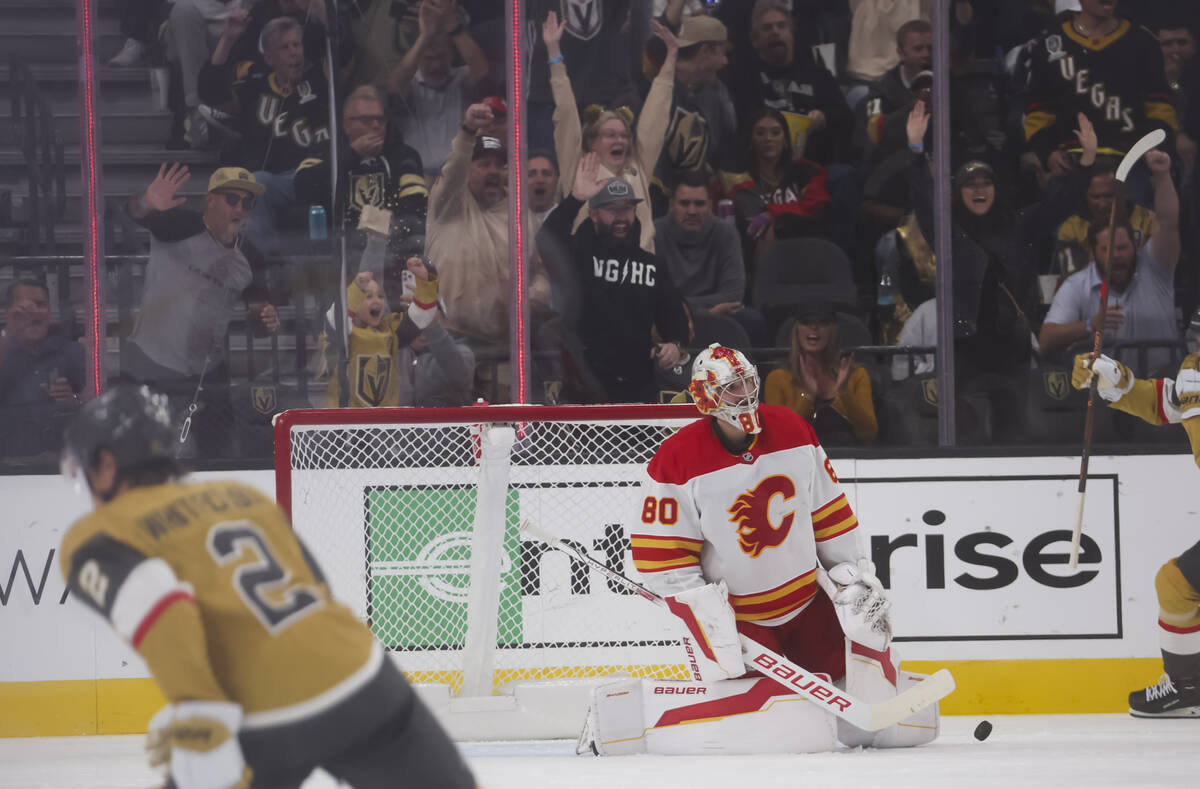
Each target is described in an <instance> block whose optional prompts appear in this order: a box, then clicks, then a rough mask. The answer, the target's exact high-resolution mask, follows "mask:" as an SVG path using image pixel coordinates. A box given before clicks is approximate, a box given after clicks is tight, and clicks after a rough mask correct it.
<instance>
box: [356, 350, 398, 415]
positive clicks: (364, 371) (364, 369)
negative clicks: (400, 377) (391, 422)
mask: <svg viewBox="0 0 1200 789" xmlns="http://www.w3.org/2000/svg"><path fill="white" fill-rule="evenodd" d="M356 361H357V365H358V375H356V376H355V377H354V380H355V387H356V392H355V394H357V395H358V399H359V400H361V401H362V402H364V403H366V404H367V405H368V406H371V407H372V408H377V407H379V406H381V405H383V400H384V398H385V397H387V393H388V385H389V384H390V383H391V380H392V360H391V358H390V357H388V356H383V355H382V354H373V355H370V356H359V357H358V358H357V360H356Z"/></svg>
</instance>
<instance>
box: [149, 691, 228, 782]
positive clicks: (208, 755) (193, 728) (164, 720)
mask: <svg viewBox="0 0 1200 789" xmlns="http://www.w3.org/2000/svg"><path fill="white" fill-rule="evenodd" d="M241 724H242V708H241V705H239V704H234V703H232V702H228V701H180V702H176V703H174V704H168V705H167V706H165V707H163V708H162V709H161V710H159V711H158V713H157V714H156V715H155V716H154V717H153V718H152V719H151V720H150V727H149V731H148V732H147V734H146V751H147V753H148V754H149V756H150V765H151V766H152V767H160V766H163V765H166V767H167V772H168V773H169V774H170V776H171V781H172V783H173V784H174V786H176V787H177V788H178V789H246V788H247V787H249V786H250V779H251V772H250V768H248V767H247V766H246V763H245V761H244V760H243V759H242V748H241V746H240V745H239V744H238V739H237V732H238V729H239V728H240V727H241Z"/></svg>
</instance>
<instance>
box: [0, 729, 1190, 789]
mask: <svg viewBox="0 0 1200 789" xmlns="http://www.w3.org/2000/svg"><path fill="white" fill-rule="evenodd" d="M989 720H991V722H992V723H993V724H995V731H993V732H992V736H991V737H989V738H988V739H987V740H986V741H984V742H976V741H975V739H974V738H973V737H972V736H971V732H972V731H974V729H975V726H976V724H978V723H979V721H980V718H979V717H977V716H961V717H948V718H945V719H943V721H942V736H941V737H940V738H939V739H938V740H937V741H936V742H935V743H933V744H932V745H927V746H924V747H921V748H913V749H904V750H892V751H861V750H856V751H842V752H838V753H827V754H815V755H807V756H710V757H696V758H683V757H659V756H633V757H623V758H605V759H598V758H594V757H582V756H575V755H574V749H575V746H574V743H568V742H561V741H559V742H513V743H466V744H464V745H463V746H462V750H463V753H464V754H465V755H466V758H467V760H468V761H469V762H470V764H471V767H472V768H473V769H474V770H475V774H476V777H477V778H478V779H479V783H480V786H482V787H484V789H536V788H537V787H555V788H556V789H557V788H558V787H571V789H637V788H639V787H647V789H667V788H669V787H680V789H775V787H780V788H782V787H788V789H802V788H803V787H814V788H817V787H821V786H825V787H831V788H836V787H843V786H851V787H880V788H881V789H942V788H943V787H955V789H965V787H972V788H974V787H1014V789H1034V788H1035V787H1054V789H1068V788H1069V787H1087V789H1096V788H1097V787H1121V789H1140V788H1141V787H1180V788H1182V787H1200V761H1198V760H1197V753H1198V752H1200V748H1198V746H1200V719H1191V720H1149V721H1148V720H1138V719H1135V718H1131V717H1129V716H1127V715H997V716H991V717H989ZM824 781H828V783H824ZM817 782H821V783H817ZM158 785H161V780H160V779H159V778H158V777H157V776H156V774H155V773H154V772H153V771H151V770H150V768H149V767H147V766H146V763H145V759H144V757H143V754H142V738H141V737H47V738H40V739H0V788H2V789H82V788H83V787H92V788H93V789H148V788H149V787H152V786H158ZM335 785H336V784H335V783H334V782H333V781H331V780H330V779H329V778H328V777H327V776H324V775H316V776H314V777H313V778H311V779H310V780H309V781H308V782H307V783H306V784H305V789H333V787H334V786H335ZM398 785H399V784H398Z"/></svg>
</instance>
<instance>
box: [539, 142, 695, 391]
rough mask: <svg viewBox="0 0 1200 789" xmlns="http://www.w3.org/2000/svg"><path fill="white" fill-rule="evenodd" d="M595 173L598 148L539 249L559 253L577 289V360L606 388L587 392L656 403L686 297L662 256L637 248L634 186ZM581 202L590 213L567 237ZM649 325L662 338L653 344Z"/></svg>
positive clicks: (678, 350) (679, 348)
mask: <svg viewBox="0 0 1200 789" xmlns="http://www.w3.org/2000/svg"><path fill="white" fill-rule="evenodd" d="M599 170H600V160H599V158H598V157H597V155H596V154H595V153H589V154H587V155H585V156H584V157H583V158H582V159H580V162H579V167H578V168H577V170H576V173H575V187H574V189H573V190H572V192H571V194H569V195H567V196H566V197H564V198H563V200H562V202H561V203H559V204H558V206H557V207H556V208H555V209H554V210H553V211H552V212H550V216H548V217H547V218H546V221H545V223H544V224H543V225H542V229H541V231H539V233H538V236H539V238H538V246H539V247H541V248H543V249H554V250H558V251H559V254H558V256H557V260H556V262H555V265H557V266H559V267H561V268H563V269H566V270H568V272H569V273H570V274H571V279H570V281H571V282H572V283H574V285H575V286H576V287H577V293H575V294H574V295H575V297H576V299H577V303H578V304H579V316H578V320H577V322H576V324H575V326H574V327H573V328H574V329H575V330H577V332H578V338H579V340H580V345H581V346H582V350H583V359H582V361H583V362H584V363H585V364H586V365H587V367H588V368H589V369H590V372H591V373H592V374H593V375H594V376H595V379H596V380H597V381H598V383H599V385H600V387H602V389H603V391H602V392H589V393H587V395H588V396H589V397H590V398H591V399H595V400H599V401H602V402H613V403H648V402H653V401H654V400H655V399H656V398H655V387H654V363H655V362H657V363H658V365H659V366H660V367H662V368H663V369H669V368H671V367H674V366H675V365H676V364H677V363H678V362H679V360H680V359H682V358H683V356H684V350H683V344H684V342H685V341H686V338H687V335H688V326H687V316H686V314H685V313H684V311H683V296H682V295H681V294H680V293H679V291H678V289H676V287H675V285H674V283H673V282H672V281H671V274H670V270H669V269H668V267H667V265H666V263H665V262H664V261H663V259H662V258H660V257H659V256H657V255H655V254H654V253H652V252H647V251H646V250H644V249H642V248H641V247H640V246H638V238H639V233H640V229H639V227H638V220H637V217H636V215H635V213H634V206H635V205H636V204H637V202H638V198H637V197H636V196H635V195H634V191H633V187H632V186H631V185H630V184H629V182H628V181H625V180H623V179H621V178H602V177H601V176H600V175H599ZM585 202H586V203H587V206H588V217H589V218H588V219H587V220H585V221H584V222H583V224H581V225H580V226H579V228H578V230H576V231H575V234H574V235H572V234H571V226H572V224H573V223H574V219H575V216H576V215H577V214H578V213H579V209H580V208H581V207H582V206H583V204H584V203H585ZM547 265H549V261H547ZM652 328H657V329H658V334H659V336H661V337H663V338H664V339H665V340H666V341H665V342H662V343H657V344H655V343H653V342H652V341H651V330H652Z"/></svg>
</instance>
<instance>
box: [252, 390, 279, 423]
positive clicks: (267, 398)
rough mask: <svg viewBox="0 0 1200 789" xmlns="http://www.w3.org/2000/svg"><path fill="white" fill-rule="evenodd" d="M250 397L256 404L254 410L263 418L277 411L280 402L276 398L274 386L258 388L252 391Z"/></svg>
mask: <svg viewBox="0 0 1200 789" xmlns="http://www.w3.org/2000/svg"><path fill="white" fill-rule="evenodd" d="M250 397H251V399H252V401H253V403H254V410H255V411H257V412H258V413H260V414H262V415H263V416H271V415H272V414H274V413H275V411H276V410H277V409H276V405H277V404H278V402H279V400H278V398H277V397H276V396H275V387H273V386H256V387H254V389H253V390H252V391H251V393H250Z"/></svg>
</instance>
